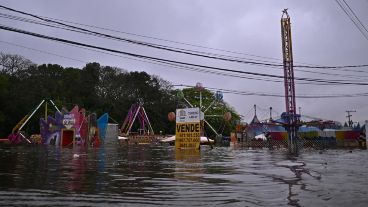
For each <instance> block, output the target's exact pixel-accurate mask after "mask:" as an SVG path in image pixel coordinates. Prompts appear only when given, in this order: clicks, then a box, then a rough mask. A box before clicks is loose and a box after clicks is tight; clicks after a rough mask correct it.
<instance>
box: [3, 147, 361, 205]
mask: <svg viewBox="0 0 368 207" xmlns="http://www.w3.org/2000/svg"><path fill="white" fill-rule="evenodd" d="M367 160H368V152H367V151H361V150H353V151H349V150H327V151H305V152H303V153H302V154H301V155H300V156H298V157H288V156H287V155H286V153H285V152H283V151H269V150H267V149H259V150H252V149H245V148H241V147H240V148H234V147H215V148H214V149H211V148H210V147H208V146H204V147H202V149H201V151H200V153H198V154H196V153H195V152H194V153H186V154H184V155H183V154H176V153H175V150H174V147H172V146H161V145H158V146H139V145H138V146H129V147H127V146H120V145H118V144H116V143H106V144H105V146H103V147H100V148H96V149H94V148H88V149H71V148H57V147H52V146H17V147H15V146H1V147H0V206H153V205H162V206H214V205H219V206H286V205H291V206H347V205H350V206H366V204H367V203H368V177H367V174H368V173H367V172H368V164H367Z"/></svg>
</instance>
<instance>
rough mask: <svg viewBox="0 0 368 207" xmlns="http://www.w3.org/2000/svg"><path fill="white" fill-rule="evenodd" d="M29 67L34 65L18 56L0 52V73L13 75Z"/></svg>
mask: <svg viewBox="0 0 368 207" xmlns="http://www.w3.org/2000/svg"><path fill="white" fill-rule="evenodd" d="M31 65H34V63H32V62H31V61H30V60H28V59H25V58H24V57H22V56H20V55H12V54H4V53H1V52H0V71H1V73H6V74H14V73H16V72H18V71H21V70H26V69H28V67H29V66H31Z"/></svg>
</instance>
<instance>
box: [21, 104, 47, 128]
mask: <svg viewBox="0 0 368 207" xmlns="http://www.w3.org/2000/svg"><path fill="white" fill-rule="evenodd" d="M43 102H45V100H42V101H41V103H40V104H38V106H37V107H36V109H35V110H34V111H33V112H32V114H31V115H30V116H29V117H28V118H27V120H26V121H25V122H24V123H23V124H22V126H20V127H19V129H18V131H20V130H21V129H22V128H23V127H24V125H26V124H27V122H28V121H29V120H30V119H31V118H32V116H33V115H34V114H35V113H36V111H37V110H38V109H39V108H40V107H41V106H42V104H43Z"/></svg>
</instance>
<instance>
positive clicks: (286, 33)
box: [281, 9, 300, 153]
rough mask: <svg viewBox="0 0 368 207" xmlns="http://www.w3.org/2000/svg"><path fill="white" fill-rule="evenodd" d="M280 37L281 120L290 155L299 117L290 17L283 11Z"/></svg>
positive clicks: (293, 148) (296, 150) (295, 148)
mask: <svg viewBox="0 0 368 207" xmlns="http://www.w3.org/2000/svg"><path fill="white" fill-rule="evenodd" d="M281 37H282V53H283V60H284V86H285V104H286V112H285V113H283V114H282V118H283V119H284V120H286V124H285V129H286V131H287V132H288V135H289V136H288V137H289V138H288V146H289V152H290V153H297V152H298V145H297V143H296V141H297V133H298V126H299V122H300V115H299V114H297V113H296V102H295V83H294V68H293V50H292V43H291V26H290V17H289V14H288V13H287V9H285V10H284V11H283V13H282V17H281Z"/></svg>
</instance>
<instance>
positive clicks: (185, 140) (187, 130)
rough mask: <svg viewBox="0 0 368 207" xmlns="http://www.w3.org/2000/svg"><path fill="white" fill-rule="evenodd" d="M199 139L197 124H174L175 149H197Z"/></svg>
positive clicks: (199, 127)
mask: <svg viewBox="0 0 368 207" xmlns="http://www.w3.org/2000/svg"><path fill="white" fill-rule="evenodd" d="M200 138H201V126H200V123H199V122H184V123H176V133H175V148H176V149H199V145H200Z"/></svg>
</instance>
